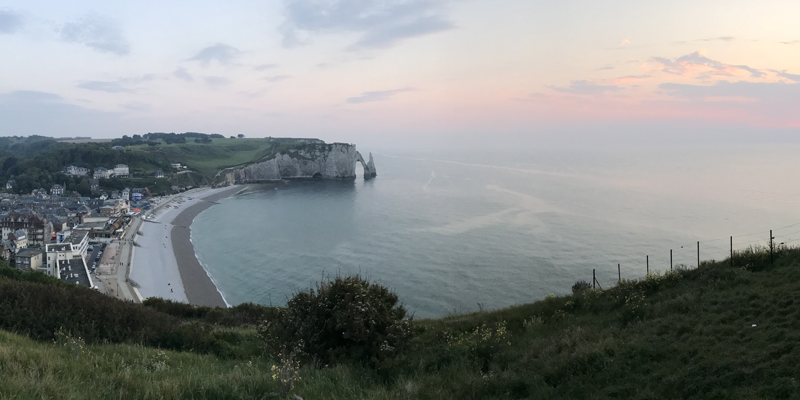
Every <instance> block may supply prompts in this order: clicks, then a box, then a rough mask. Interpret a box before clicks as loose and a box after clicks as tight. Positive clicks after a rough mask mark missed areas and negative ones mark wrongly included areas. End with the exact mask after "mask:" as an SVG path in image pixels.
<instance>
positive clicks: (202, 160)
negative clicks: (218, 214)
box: [128, 138, 271, 179]
mask: <svg viewBox="0 0 800 400" xmlns="http://www.w3.org/2000/svg"><path fill="white" fill-rule="evenodd" d="M270 146H271V145H270V143H269V141H267V140H266V139H244V138H242V139H221V138H215V139H211V143H195V142H192V141H188V142H186V143H172V144H166V143H161V144H160V145H158V146H149V145H146V144H145V145H138V146H130V147H128V149H129V151H131V152H132V153H133V154H142V155H147V156H153V155H155V156H157V157H160V158H162V159H164V160H167V161H168V163H181V164H183V165H188V166H189V168H190V169H193V170H196V171H198V172H200V173H201V174H202V175H203V176H204V177H206V178H209V179H210V178H213V177H214V175H216V173H217V171H219V170H220V169H222V168H227V167H234V166H237V165H242V164H246V163H249V162H252V161H255V160H258V159H260V158H263V157H264V156H266V155H267V154H268V151H269V149H270ZM165 171H167V170H165Z"/></svg>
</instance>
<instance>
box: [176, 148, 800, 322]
mask: <svg viewBox="0 0 800 400" xmlns="http://www.w3.org/2000/svg"><path fill="white" fill-rule="evenodd" d="M798 147H800V146H798V145H785V144H780V145H778V144H771V145H724V146H710V145H709V146H684V147H680V146H658V147H656V146H630V147H626V148H613V149H612V148H594V149H589V148H578V147H572V148H548V149H541V150H534V151H519V152H488V151H469V150H425V151H420V150H417V151H413V150H392V149H379V150H376V151H372V153H373V155H374V156H375V163H376V167H377V171H378V177H377V178H375V179H372V180H366V181H365V180H364V179H362V178H361V177H360V176H359V177H358V178H357V179H356V180H350V181H287V182H283V183H278V184H269V185H252V186H250V187H249V188H248V189H247V190H245V191H243V192H240V193H239V194H237V195H235V196H232V197H229V198H226V199H222V200H220V201H219V204H217V205H215V206H213V207H210V208H209V209H207V210H205V211H203V212H202V213H201V214H199V215H198V216H197V217H196V218H195V220H194V222H193V224H192V227H191V238H192V241H193V243H194V245H195V251H196V253H197V258H198V260H199V261H200V263H201V264H202V265H203V267H204V268H206V270H207V271H208V273H209V275H210V276H211V278H212V279H213V281H214V282H215V284H216V285H217V286H218V289H219V290H220V292H221V293H222V294H223V296H224V298H225V299H226V301H227V302H228V303H229V304H230V305H235V304H239V303H243V302H254V303H259V304H266V305H276V306H279V305H284V304H285V303H286V301H287V300H288V299H289V298H291V296H292V295H294V294H295V293H297V292H298V291H302V290H306V289H308V288H309V287H313V286H314V285H315V283H316V282H318V281H320V280H321V279H325V278H326V277H332V276H335V275H338V274H343V275H349V274H360V275H362V276H363V277H366V278H368V279H370V280H375V281H379V282H381V283H383V284H386V285H387V286H389V287H391V288H392V289H393V290H395V291H396V292H397V293H398V295H399V297H400V299H401V301H402V302H403V303H404V304H405V305H406V307H407V308H408V309H409V311H410V312H411V313H413V314H414V315H415V316H416V317H417V318H429V317H440V316H444V315H448V314H452V313H462V312H471V311H478V310H481V309H486V310H488V309H497V308H502V307H508V306H512V305H515V304H522V303H529V302H533V301H536V300H539V299H541V298H542V297H544V296H545V295H547V294H549V293H554V294H565V293H568V292H569V291H570V289H571V286H572V285H573V283H575V282H576V281H577V280H586V281H589V282H591V279H592V270H595V271H596V275H597V279H598V282H599V283H600V284H601V285H603V286H606V285H608V286H610V285H613V284H614V283H616V281H617V279H618V277H619V276H620V275H621V277H622V278H623V279H630V278H639V277H642V276H644V275H645V273H646V268H647V264H646V263H647V260H648V259H649V268H650V271H651V272H656V271H665V270H668V269H669V268H670V250H672V264H673V266H680V267H682V266H686V267H694V266H696V263H697V245H696V244H697V242H698V241H699V242H700V258H701V259H703V260H705V259H717V260H719V259H724V258H726V257H727V255H728V254H729V251H730V242H729V238H730V236H733V241H734V248H735V249H743V248H746V247H747V246H755V245H765V244H767V243H768V235H769V230H770V229H773V230H775V236H776V241H777V242H779V243H786V244H792V243H793V242H795V241H797V240H800V225H794V224H796V223H800V209H798V207H797V206H798V204H799V203H800V201H798V200H799V199H800V189H798V188H797V187H795V186H792V185H790V184H789V183H787V182H785V178H781V176H783V175H782V174H785V171H787V170H798V167H800V160H797V159H796V157H794V155H796V154H797V150H798ZM361 150H362V152H363V151H364V150H367V151H369V150H368V149H361ZM358 171H359V175H360V173H361V172H360V166H358ZM618 265H619V267H618ZM618 268H619V270H618ZM618 274H619V275H618Z"/></svg>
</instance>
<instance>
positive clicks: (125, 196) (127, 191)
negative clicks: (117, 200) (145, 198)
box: [119, 188, 131, 200]
mask: <svg viewBox="0 0 800 400" xmlns="http://www.w3.org/2000/svg"><path fill="white" fill-rule="evenodd" d="M119 196H120V197H121V198H122V199H123V200H130V199H131V190H130V189H128V188H125V189H122V192H120V194H119Z"/></svg>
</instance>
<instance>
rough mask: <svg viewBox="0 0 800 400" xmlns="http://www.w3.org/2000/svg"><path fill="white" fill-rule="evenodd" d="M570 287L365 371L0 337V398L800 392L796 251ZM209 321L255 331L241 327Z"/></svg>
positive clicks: (423, 333)
mask: <svg viewBox="0 0 800 400" xmlns="http://www.w3.org/2000/svg"><path fill="white" fill-rule="evenodd" d="M4 280H6V281H8V280H9V279H8V278H4V277H0V281H4ZM14 282H21V281H19V280H15V281H14ZM28 284H29V285H40V286H44V285H43V284H41V283H28ZM51 287H54V288H60V286H51ZM76 289H77V288H76ZM577 289H578V290H577V291H576V293H574V294H572V295H570V296H564V297H555V296H548V297H547V298H546V299H544V300H542V301H538V302H535V303H532V304H526V305H521V306H515V307H510V308H507V309H503V310H497V311H490V312H479V313H474V314H468V315H454V316H450V317H447V318H442V319H436V320H420V321H414V322H413V323H412V324H411V328H412V330H413V331H414V336H413V338H412V339H411V341H410V342H409V344H408V348H407V350H406V351H405V352H402V353H401V354H400V355H399V356H398V357H395V358H391V359H386V360H384V361H383V362H381V363H378V364H376V365H373V366H367V365H369V364H365V363H361V362H357V361H350V360H343V361H341V362H339V363H337V364H330V365H324V364H314V363H306V364H305V365H302V366H301V367H300V368H299V369H298V370H294V371H293V370H292V365H295V364H293V363H291V362H290V363H287V362H286V361H287V360H284V359H281V358H280V357H274V356H270V355H269V354H267V353H264V352H260V351H259V347H257V346H252V345H251V346H252V347H251V348H250V349H251V350H250V351H249V352H244V351H238V352H236V353H235V355H234V356H230V357H217V356H213V355H202V354H195V353H191V352H173V351H161V350H158V349H154V348H151V347H140V346H137V345H129V344H119V345H110V344H97V345H85V346H83V347H81V346H80V345H79V344H80V343H79V342H80V341H78V340H77V339H75V338H74V337H68V336H63V335H62V336H59V335H54V337H55V338H56V342H55V343H53V342H49V341H46V342H44V343H41V342H40V343H34V342H31V341H30V340H28V339H23V338H21V337H19V336H15V335H10V334H0V376H3V378H4V379H2V380H0V393H2V394H3V395H5V396H6V397H12V398H13V397H16V398H42V397H44V398H53V397H58V398H98V397H99V398H110V397H115V398H120V397H121V398H142V399H151V398H152V399H155V398H165V399H183V398H193V399H201V398H207V399H211V398H223V399H224V398H269V397H271V396H270V393H278V394H279V393H281V392H282V389H283V388H285V387H286V385H285V384H282V382H279V381H276V380H275V379H273V377H272V375H273V374H275V375H276V376H277V377H279V378H280V377H285V376H288V377H291V382H290V385H289V386H290V390H289V391H288V392H287V393H292V394H298V395H300V396H302V397H303V398H305V399H515V398H549V399H577V398H580V399H600V398H626V399H628V398H630V399H660V398H669V399H672V398H687V399H690V398H697V399H706V398H720V399H728V398H730V399H735V398H741V399H749V398H798V396H800V382H798V381H797V379H798V377H797V372H796V366H797V365H798V364H800V348H798V345H797V343H798V339H800V304H798V300H797V299H800V296H799V295H800V250H797V249H786V248H779V249H778V250H777V251H776V252H775V253H774V263H772V262H771V261H770V256H769V252H768V251H767V250H765V249H751V250H750V251H748V252H743V253H740V254H737V256H736V257H735V259H734V260H725V261H722V262H709V263H703V264H702V265H701V267H700V268H699V269H692V270H683V269H681V270H676V271H673V272H669V273H667V274H663V275H659V274H653V275H650V276H648V277H647V278H646V279H642V280H636V281H623V282H620V284H619V285H617V286H615V287H613V288H610V289H607V290H605V291H599V290H592V289H585V288H584V289H580V288H577ZM5 293H7V290H0V295H4V294H5ZM111 300H112V299H105V301H111ZM58 304H60V306H62V307H65V308H66V312H76V313H77V312H78V310H77V309H72V308H70V305H69V304H70V303H58ZM130 306H132V307H141V306H138V305H130ZM5 307H6V305H4V306H2V308H5ZM37 310H38V309H37ZM153 312H155V310H153ZM181 312H189V311H187V310H184V311H181ZM178 313H179V312H178V311H175V312H174V314H178ZM209 313H210V311H209V312H205V314H204V315H208V314H209ZM201 314H202V313H201ZM2 318H3V317H0V320H2ZM170 318H176V320H179V321H181V322H178V323H180V324H184V323H187V321H188V320H187V319H178V317H176V316H170ZM192 318H193V319H194V320H195V321H196V322H199V321H198V320H201V319H202V317H198V316H194V317H192ZM200 323H203V322H200ZM5 329H8V328H5ZM215 329H227V330H228V331H229V332H236V334H238V335H250V336H249V337H255V336H254V332H253V331H252V330H249V331H248V330H247V329H248V328H244V327H243V328H221V327H218V328H215ZM56 332H58V331H56ZM76 342H77V343H78V345H76V344H75V343H76ZM244 343H252V342H244ZM237 346H238V345H237ZM241 346H245V345H244V344H243V345H241ZM76 347H77V348H80V350H76ZM273 365H275V368H273ZM286 371H289V372H292V373H283V372H286ZM281 373H283V374H281ZM297 377H299V378H300V379H299V380H298V379H296V378H297Z"/></svg>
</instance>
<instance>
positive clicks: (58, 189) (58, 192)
mask: <svg viewBox="0 0 800 400" xmlns="http://www.w3.org/2000/svg"><path fill="white" fill-rule="evenodd" d="M50 194H51V195H54V196H63V195H64V187H63V186H61V185H59V184H57V183H56V184H55V185H53V187H51V188H50Z"/></svg>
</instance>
